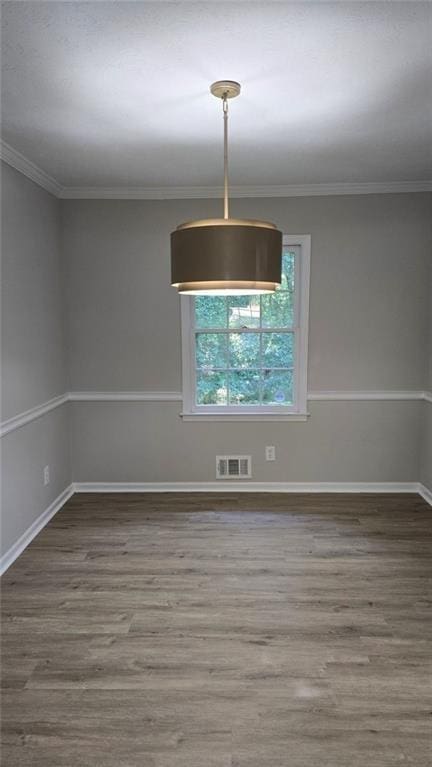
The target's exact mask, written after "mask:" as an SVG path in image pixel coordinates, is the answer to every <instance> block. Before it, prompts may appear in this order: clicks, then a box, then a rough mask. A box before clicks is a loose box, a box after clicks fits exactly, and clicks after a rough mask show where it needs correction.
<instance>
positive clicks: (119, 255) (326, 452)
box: [2, 165, 432, 551]
mask: <svg viewBox="0 0 432 767" xmlns="http://www.w3.org/2000/svg"><path fill="white" fill-rule="evenodd" d="M2 200H3V230H2V245H3V247H2V258H3V263H2V293H3V295H2V319H3V322H2V377H3V386H2V419H3V420H4V419H7V418H10V417H13V416H15V415H17V414H19V413H21V412H23V411H25V410H27V409H29V408H32V407H34V406H37V405H40V404H41V403H43V402H45V401H47V400H49V399H51V398H52V397H54V396H56V395H59V394H63V393H64V392H65V391H66V390H75V391H77V390H85V391H88V390H95V391H135V390H138V391H141V390H151V391H158V390H159V391H178V390H180V388H181V354H180V312H179V298H178V296H177V295H176V293H175V291H174V290H173V289H172V288H170V286H169V233H170V231H171V230H172V229H173V228H174V227H175V226H176V225H177V224H178V223H179V222H181V221H183V220H186V219H189V218H195V217H206V216H212V215H215V214H218V212H219V210H220V204H219V202H217V201H214V200H213V201H212V200H200V201H198V200H194V201H192V200H182V201H166V202H143V201H91V200H80V201H71V200H68V201H62V202H59V201H58V200H56V199H54V198H53V197H52V196H51V195H50V194H48V193H47V192H45V191H44V190H42V189H41V188H40V187H38V186H36V185H35V184H33V182H31V181H29V180H28V179H27V178H26V177H24V176H22V175H21V174H19V173H18V172H16V171H15V170H13V169H12V168H10V167H9V166H8V165H3V175H2ZM233 213H234V214H237V215H239V216H242V215H244V216H250V217H254V216H255V217H266V218H269V219H271V220H274V221H275V222H276V223H277V224H278V225H279V226H280V227H281V228H282V229H283V230H284V231H285V232H287V233H294V234H311V235H312V276H311V316H310V356H309V389H310V390H315V391H316V390H348V391H350V390H363V389H373V390H376V389H384V390H385V389H389V390H392V389H397V390H401V389H402V390H423V389H427V390H430V389H432V326H431V322H432V291H431V289H430V287H431V277H432V264H431V255H430V253H431V224H430V195H427V194H415V195H414V194H412V195H405V194H403V195H377V196H370V195H365V196H352V197H313V198H298V199H264V200H236V201H234V202H233ZM61 252H62V256H63V258H62V259H61V258H60V254H61ZM64 288H65V289H64ZM64 319H65V326H64V322H63V320H64ZM427 350H429V353H428V352H427ZM67 366H68V370H67V369H66V367H67ZM309 410H310V414H311V415H310V418H309V420H308V421H307V422H306V423H286V422H284V423H259V424H257V423H236V424H228V423H184V422H183V421H182V420H181V418H180V417H179V411H180V403H178V402H171V403H165V402H159V403H157V402H138V403H127V402H123V403H122V402H93V403H89V402H76V403H74V404H73V405H63V406H61V407H60V408H58V409H56V410H54V411H52V412H50V413H47V414H46V415H44V416H42V417H40V418H38V419H37V420H35V421H33V422H31V423H29V424H27V425H25V426H22V427H21V428H19V429H17V430H15V431H13V432H11V433H9V434H7V435H6V436H4V437H3V439H2V468H3V483H2V516H3V523H2V533H3V541H2V551H6V550H7V549H8V548H9V547H10V546H11V545H12V544H13V543H14V542H15V541H16V540H17V539H18V538H19V536H20V535H21V534H22V533H23V532H25V530H26V529H27V528H28V527H29V526H30V525H31V524H32V522H33V521H34V520H35V519H36V518H37V517H38V516H39V515H40V514H41V513H42V512H43V511H44V510H45V509H46V508H47V507H48V506H49V505H50V503H52V501H53V500H54V499H55V498H56V497H57V496H58V495H59V494H60V493H61V491H62V490H63V489H64V488H65V487H66V486H67V485H68V484H69V483H70V481H71V480H72V478H73V479H74V480H76V481H90V482H95V481H96V482H97V481H106V482H110V481H125V482H126V481H129V482H134V481H135V482H139V481H149V482H155V481H188V480H189V481H208V480H209V481H211V480H213V479H214V474H215V455H216V453H220V452H234V453H237V452H248V453H251V454H252V456H253V479H254V480H257V481H298V482H311V481H317V482H325V481H329V482H330V481H335V482H349V481H352V482H386V481H388V482H391V481H396V482H397V481H417V480H418V479H420V480H421V481H422V482H423V483H424V484H425V485H427V486H428V487H429V488H430V489H432V408H431V405H430V404H429V403H422V402H410V401H402V402H394V401H380V402H372V401H371V402H358V401H353V402H310V404H309ZM266 444H275V445H276V448H277V460H276V462H274V463H266V462H265V461H264V455H263V451H264V446H265V445H266ZM70 445H71V449H72V453H71V451H70ZM47 464H49V465H50V474H51V481H50V484H49V485H48V486H47V487H44V486H43V477H42V474H43V467H44V466H45V465H47Z"/></svg>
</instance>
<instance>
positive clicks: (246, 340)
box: [229, 333, 260, 368]
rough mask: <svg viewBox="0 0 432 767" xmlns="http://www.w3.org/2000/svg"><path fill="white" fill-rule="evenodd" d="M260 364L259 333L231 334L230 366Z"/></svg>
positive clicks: (256, 365)
mask: <svg viewBox="0 0 432 767" xmlns="http://www.w3.org/2000/svg"><path fill="white" fill-rule="evenodd" d="M259 365H260V337H259V334H258V333H230V334H229V367H231V368H249V367H259Z"/></svg>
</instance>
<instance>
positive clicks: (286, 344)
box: [262, 333, 294, 368]
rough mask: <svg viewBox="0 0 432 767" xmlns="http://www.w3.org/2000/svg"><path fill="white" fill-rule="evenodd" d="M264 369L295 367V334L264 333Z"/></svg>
mask: <svg viewBox="0 0 432 767" xmlns="http://www.w3.org/2000/svg"><path fill="white" fill-rule="evenodd" d="M262 347H263V362H262V365H263V368H288V367H292V366H293V358H294V354H293V334H292V333H263V340H262Z"/></svg>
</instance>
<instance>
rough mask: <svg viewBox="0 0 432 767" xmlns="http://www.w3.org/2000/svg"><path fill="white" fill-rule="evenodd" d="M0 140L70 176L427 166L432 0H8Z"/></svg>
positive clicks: (104, 180)
mask: <svg viewBox="0 0 432 767" xmlns="http://www.w3.org/2000/svg"><path fill="white" fill-rule="evenodd" d="M2 16H3V18H2V29H3V46H2V60H3V82H2V89H3V109H2V121H3V138H4V139H5V140H6V141H7V142H8V143H9V144H11V145H12V146H13V147H14V148H15V149H16V150H18V151H19V152H21V153H23V154H24V155H25V156H26V157H27V158H29V159H30V160H32V161H33V162H34V163H36V164H37V165H39V166H40V167H41V168H42V169H43V170H44V171H46V172H47V173H49V174H51V175H52V176H53V177H54V178H55V179H57V180H58V181H59V182H60V183H61V184H62V185H67V186H116V187H122V186H124V187H133V186H140V187H161V186H163V187H169V186H188V185H199V186H207V185H209V186H210V185H215V184H219V183H220V181H221V173H222V157H221V152H222V117H221V107H220V103H219V102H218V101H217V100H216V99H214V98H213V97H212V96H210V95H209V92H208V86H209V84H210V83H211V82H212V81H213V80H216V79H221V78H231V79H237V80H239V81H240V82H241V83H242V85H243V93H242V95H241V97H240V98H239V99H237V100H236V101H235V102H231V109H230V114H231V147H230V148H231V181H232V183H233V184H236V185H242V184H244V185H265V184H281V185H283V184H308V183H323V182H326V183H330V182H365V181H382V182H384V181H402V180H407V181H412V180H417V179H426V178H430V177H431V175H432V150H431V147H432V138H431V126H432V111H431V105H432V91H431V85H432V78H431V63H432V4H431V3H429V2H425V3H417V2H407V3H404V2H384V3H380V2H369V3H362V2H353V3H348V2H335V3H321V2H316V3H315V2H300V3H287V2H265V3H249V2H228V3H223V2H211V3H200V2H191V3H189V2H178V3H167V2H153V3H150V2H139V1H138V2H85V3H81V2H34V1H31V2H14V1H9V2H6V3H4V4H3V5H2Z"/></svg>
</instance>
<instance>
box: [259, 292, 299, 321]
mask: <svg viewBox="0 0 432 767" xmlns="http://www.w3.org/2000/svg"><path fill="white" fill-rule="evenodd" d="M293 321H294V293H291V291H286V292H282V291H276V293H273V295H269V296H263V297H262V326H263V328H284V327H291V326H292V324H293Z"/></svg>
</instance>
